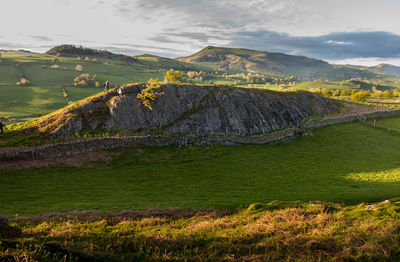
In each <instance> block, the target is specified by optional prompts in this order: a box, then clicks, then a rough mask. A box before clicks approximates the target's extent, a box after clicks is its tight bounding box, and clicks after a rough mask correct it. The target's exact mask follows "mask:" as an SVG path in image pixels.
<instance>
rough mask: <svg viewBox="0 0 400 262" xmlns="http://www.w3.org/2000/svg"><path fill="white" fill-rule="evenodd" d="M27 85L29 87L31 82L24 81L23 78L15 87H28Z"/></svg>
mask: <svg viewBox="0 0 400 262" xmlns="http://www.w3.org/2000/svg"><path fill="white" fill-rule="evenodd" d="M29 85H31V82H30V81H29V80H28V79H25V78H21V79H20V80H19V81H18V82H17V86H29Z"/></svg>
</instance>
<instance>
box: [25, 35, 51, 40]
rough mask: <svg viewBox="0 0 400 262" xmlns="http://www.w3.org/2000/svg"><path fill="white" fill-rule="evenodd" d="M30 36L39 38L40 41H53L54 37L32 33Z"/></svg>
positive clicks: (35, 38)
mask: <svg viewBox="0 0 400 262" xmlns="http://www.w3.org/2000/svg"><path fill="white" fill-rule="evenodd" d="M29 37H30V38H32V39H34V40H38V41H53V40H52V39H50V38H49V37H47V36H40V35H30V36H29Z"/></svg>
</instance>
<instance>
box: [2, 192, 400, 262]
mask: <svg viewBox="0 0 400 262" xmlns="http://www.w3.org/2000/svg"><path fill="white" fill-rule="evenodd" d="M131 215H133V216H132V217H129V214H125V216H123V215H114V216H103V217H95V218H93V217H92V218H87V217H86V218H85V217H84V218H80V219H77V218H73V217H68V218H64V219H53V220H50V221H40V220H39V221H18V222H12V224H11V225H12V228H9V229H7V230H6V231H5V232H4V231H3V232H0V237H1V236H2V235H3V240H2V241H0V260H7V259H11V260H12V259H14V260H16V261H399V259H400V246H399V245H398V241H399V239H400V231H399V230H398V228H399V227H400V221H399V217H400V201H399V200H398V199H397V201H396V200H394V201H393V202H383V203H376V204H373V205H365V204H361V205H357V206H349V207H343V206H341V205H337V204H330V203H297V204H294V203H291V204H283V203H276V202H275V203H269V204H267V205H261V204H257V205H252V206H251V207H250V208H249V209H247V210H241V211H239V212H235V213H233V214H229V215H224V214H221V213H218V212H212V211H208V212H199V213H197V214H195V213H193V212H192V214H188V213H186V214H185V212H179V211H176V210H175V211H172V212H170V213H168V212H167V213H166V214H165V215H154V216H151V215H150V212H148V213H147V215H146V213H145V212H144V213H142V215H144V216H145V217H139V216H136V217H135V216H134V214H131ZM171 215H172V216H171Z"/></svg>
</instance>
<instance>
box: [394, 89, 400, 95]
mask: <svg viewBox="0 0 400 262" xmlns="http://www.w3.org/2000/svg"><path fill="white" fill-rule="evenodd" d="M393 96H394V97H400V89H398V88H396V89H395V90H394V91H393Z"/></svg>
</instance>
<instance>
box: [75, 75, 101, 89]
mask: <svg viewBox="0 0 400 262" xmlns="http://www.w3.org/2000/svg"><path fill="white" fill-rule="evenodd" d="M96 82H97V81H96V75H93V76H91V75H90V74H81V75H79V76H77V77H75V78H74V81H73V83H72V84H73V85H74V86H79V87H99V86H100V83H99V84H98V86H97V85H96ZM97 83H98V82H97Z"/></svg>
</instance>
